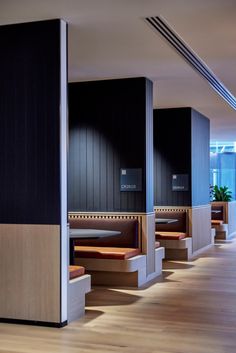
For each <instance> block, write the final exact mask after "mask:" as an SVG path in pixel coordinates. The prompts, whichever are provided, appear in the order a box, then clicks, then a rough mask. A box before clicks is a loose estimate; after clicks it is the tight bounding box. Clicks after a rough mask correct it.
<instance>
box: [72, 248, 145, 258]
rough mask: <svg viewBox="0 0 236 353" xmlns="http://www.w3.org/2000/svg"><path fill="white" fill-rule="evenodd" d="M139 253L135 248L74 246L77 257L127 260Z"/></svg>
mask: <svg viewBox="0 0 236 353" xmlns="http://www.w3.org/2000/svg"><path fill="white" fill-rule="evenodd" d="M139 254H140V249H136V248H110V247H109V248H108V247H98V246H75V256H76V257H78V258H85V257H86V258H95V259H114V260H127V259H129V258H131V257H134V256H136V255H139Z"/></svg>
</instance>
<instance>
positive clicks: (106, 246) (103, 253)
mask: <svg viewBox="0 0 236 353" xmlns="http://www.w3.org/2000/svg"><path fill="white" fill-rule="evenodd" d="M69 224H70V228H72V229H73V228H79V229H102V230H114V231H119V232H120V234H119V235H115V236H111V237H105V238H99V239H78V240H75V241H74V243H75V260H74V263H75V264H77V263H78V264H80V265H82V266H85V267H86V271H88V273H90V274H91V277H92V283H93V284H100V285H101V284H102V285H124V286H138V287H139V286H141V285H142V284H143V283H145V282H146V255H145V254H143V253H142V246H141V227H140V224H139V222H138V220H137V219H136V218H134V217H130V218H129V217H127V218H125V217H102V216H101V217H99V216H98V217H96V216H86V215H85V216H80V215H78V216H77V217H71V218H69ZM156 250H157V251H159V253H160V254H162V255H160V258H161V260H162V258H163V256H164V254H163V252H164V249H162V248H158V249H156ZM159 267H160V268H159V274H160V273H161V271H162V262H161V263H159Z"/></svg>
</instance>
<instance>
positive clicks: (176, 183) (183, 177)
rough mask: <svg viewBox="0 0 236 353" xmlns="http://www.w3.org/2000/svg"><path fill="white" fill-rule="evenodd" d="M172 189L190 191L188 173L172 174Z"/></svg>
mask: <svg viewBox="0 0 236 353" xmlns="http://www.w3.org/2000/svg"><path fill="white" fill-rule="evenodd" d="M172 191H188V174H173V175H172Z"/></svg>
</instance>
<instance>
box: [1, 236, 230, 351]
mask: <svg viewBox="0 0 236 353" xmlns="http://www.w3.org/2000/svg"><path fill="white" fill-rule="evenodd" d="M235 252H236V243H235V241H233V242H225V243H224V242H222V243H221V244H219V245H215V246H214V247H213V248H212V249H211V250H209V251H207V252H206V253H204V254H202V255H201V257H198V258H196V259H195V260H194V261H192V262H180V261H175V262H173V261H165V262H164V268H165V269H164V274H163V277H162V278H160V279H159V280H158V281H155V282H154V283H153V285H152V286H150V287H149V288H142V289H138V290H135V289H115V288H112V287H108V288H106V287H94V290H93V291H92V292H91V293H89V294H87V296H86V305H87V307H86V309H87V310H86V314H85V316H84V317H83V318H81V319H80V320H79V321H74V322H73V323H71V324H70V325H68V326H67V327H65V328H63V329H60V330H59V329H48V328H42V327H27V326H20V325H7V324H0V342H1V345H0V352H1V353H6V352H11V353H26V352H27V353H41V352H45V353H56V352H62V351H63V352H66V353H74V352H78V351H79V352H86V353H92V352H96V353H111V352H113V353H121V352H122V353H123V352H127V353H226V352H227V353H235V351H236V337H235V330H236V315H235V308H236V296H235V291H236V263H235Z"/></svg>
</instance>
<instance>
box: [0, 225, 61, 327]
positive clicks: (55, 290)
mask: <svg viewBox="0 0 236 353" xmlns="http://www.w3.org/2000/svg"><path fill="white" fill-rule="evenodd" d="M0 288H1V290H0V318H9V319H19V320H36V321H45V322H55V323H59V322H60V226H58V225H22V224H1V225H0Z"/></svg>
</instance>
